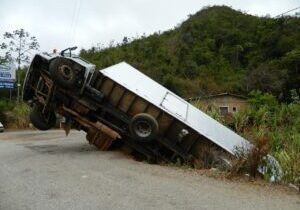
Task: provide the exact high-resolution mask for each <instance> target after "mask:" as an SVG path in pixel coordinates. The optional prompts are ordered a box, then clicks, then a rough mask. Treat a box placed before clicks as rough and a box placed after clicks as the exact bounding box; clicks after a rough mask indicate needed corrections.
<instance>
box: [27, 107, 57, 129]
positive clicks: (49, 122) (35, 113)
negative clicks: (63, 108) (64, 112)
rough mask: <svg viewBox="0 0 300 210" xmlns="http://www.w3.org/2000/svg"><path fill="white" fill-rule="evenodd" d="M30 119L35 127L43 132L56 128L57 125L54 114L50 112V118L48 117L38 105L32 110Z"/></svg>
mask: <svg viewBox="0 0 300 210" xmlns="http://www.w3.org/2000/svg"><path fill="white" fill-rule="evenodd" d="M29 118H30V121H31V123H32V124H33V126H34V127H36V128H37V129H39V130H43V131H45V130H49V129H50V128H52V127H54V126H55V123H56V116H55V113H54V112H50V113H49V117H46V116H44V114H43V113H42V111H41V109H40V108H39V107H38V106H37V105H34V106H33V107H32V109H31V110H30V114H29Z"/></svg>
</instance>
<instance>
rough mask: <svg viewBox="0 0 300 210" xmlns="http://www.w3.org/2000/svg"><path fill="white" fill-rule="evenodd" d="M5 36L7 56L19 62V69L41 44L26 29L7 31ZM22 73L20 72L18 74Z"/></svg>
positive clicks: (4, 47) (3, 47) (4, 46)
mask: <svg viewBox="0 0 300 210" xmlns="http://www.w3.org/2000/svg"><path fill="white" fill-rule="evenodd" d="M3 38H4V39H5V40H6V42H3V43H2V44H1V48H2V49H5V50H6V58H11V59H12V60H13V61H15V62H16V63H17V64H18V71H20V70H21V65H22V64H25V63H28V62H29V60H30V54H31V51H33V50H38V49H39V47H40V45H39V43H38V41H37V38H36V37H35V36H31V35H30V34H29V33H28V32H26V31H25V30H24V29H22V28H21V29H19V30H14V31H13V32H12V33H10V32H5V33H4V34H3ZM18 75H20V74H18ZM17 83H18V84H17V86H18V96H17V100H18V101H19V100H20V77H18V78H17Z"/></svg>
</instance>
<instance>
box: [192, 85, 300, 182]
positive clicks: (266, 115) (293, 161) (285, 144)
mask: <svg viewBox="0 0 300 210" xmlns="http://www.w3.org/2000/svg"><path fill="white" fill-rule="evenodd" d="M294 99H295V100H293V101H292V102H291V103H289V104H284V103H279V102H277V100H276V99H275V98H274V97H273V96H272V95H270V94H264V93H262V92H260V91H254V92H251V94H250V96H249V100H248V102H249V105H248V107H247V108H246V109H244V110H242V111H240V112H238V113H235V114H234V115H233V116H232V117H231V120H229V121H228V120H226V117H224V116H222V115H220V114H219V112H218V110H217V109H216V108H214V107H211V108H210V109H207V107H203V106H202V105H201V104H200V103H199V102H198V103H197V102H195V104H194V105H195V106H197V107H198V108H200V109H201V110H203V111H204V112H206V113H207V114H209V115H210V116H211V117H213V118H214V119H216V120H218V121H219V122H221V123H223V124H225V125H227V126H228V127H230V128H231V129H233V130H234V131H235V132H237V133H238V134H240V135H241V136H243V137H245V138H246V139H248V140H249V141H250V142H251V143H252V144H253V145H255V147H254V148H253V149H252V150H251V151H250V152H248V153H247V154H246V153H245V152H243V151H242V152H241V151H238V152H237V153H239V152H240V154H237V157H238V158H237V159H236V160H235V162H234V167H233V169H232V173H248V174H250V175H252V176H256V175H257V170H256V168H257V166H258V165H262V164H266V163H264V160H263V157H264V156H265V155H266V154H268V153H269V154H271V155H272V156H274V157H275V158H276V159H277V161H278V162H279V164H280V166H281V167H282V172H283V174H282V177H281V182H283V183H293V184H296V185H298V186H299V185H300V101H299V96H296V97H294ZM227 118H228V117H227ZM267 172H268V171H267ZM265 178H266V179H268V178H270V174H268V173H266V177H265Z"/></svg>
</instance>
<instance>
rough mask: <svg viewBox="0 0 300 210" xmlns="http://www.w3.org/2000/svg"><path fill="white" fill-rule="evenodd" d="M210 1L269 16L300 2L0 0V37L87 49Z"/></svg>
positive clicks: (149, 29)
mask: <svg viewBox="0 0 300 210" xmlns="http://www.w3.org/2000/svg"><path fill="white" fill-rule="evenodd" d="M213 5H226V6H230V7H232V8H233V9H238V10H242V11H244V12H246V13H248V14H252V15H258V16H265V15H270V16H271V17H274V16H276V15H278V14H281V13H283V12H285V11H288V10H290V9H293V8H296V7H299V6H300V0H263V1H262V0H211V1H208V0H123V1H122V0H51V1H49V0H47V1H46V0H0V35H1V37H0V43H2V41H3V37H2V34H3V33H4V32H6V31H8V32H12V31H13V30H16V29H20V28H24V29H25V30H26V31H28V32H29V33H30V34H31V35H33V36H36V37H37V39H38V41H39V43H40V51H42V52H51V51H52V50H53V49H58V50H62V49H64V48H67V47H70V46H78V47H79V49H80V48H85V49H87V48H90V47H91V46H96V45H99V44H104V45H107V44H108V43H109V42H110V41H111V40H115V42H121V41H122V39H123V37H124V36H126V37H136V36H141V35H143V34H146V35H149V34H151V33H154V32H158V31H165V30H168V29H171V28H174V27H175V26H176V25H178V24H179V23H181V22H182V21H184V20H186V19H187V17H188V15H190V14H194V13H196V12H197V11H199V10H201V8H203V7H205V6H213ZM298 12H300V11H299V10H298Z"/></svg>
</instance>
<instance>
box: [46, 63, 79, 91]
mask: <svg viewBox="0 0 300 210" xmlns="http://www.w3.org/2000/svg"><path fill="white" fill-rule="evenodd" d="M49 71H50V75H51V78H52V79H53V81H54V82H55V83H56V84H57V85H59V86H61V87H64V88H68V89H70V88H73V87H74V86H75V84H76V82H77V74H76V71H75V69H74V67H73V64H72V62H71V61H70V60H68V59H66V58H56V59H54V60H53V61H51V63H50V66H49Z"/></svg>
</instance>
